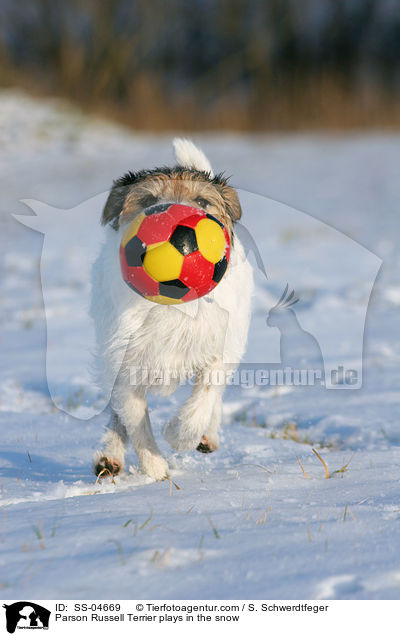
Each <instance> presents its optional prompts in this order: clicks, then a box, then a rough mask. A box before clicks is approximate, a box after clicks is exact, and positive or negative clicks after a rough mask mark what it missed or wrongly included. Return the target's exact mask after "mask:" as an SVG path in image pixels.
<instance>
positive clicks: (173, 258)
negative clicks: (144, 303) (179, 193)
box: [120, 203, 230, 305]
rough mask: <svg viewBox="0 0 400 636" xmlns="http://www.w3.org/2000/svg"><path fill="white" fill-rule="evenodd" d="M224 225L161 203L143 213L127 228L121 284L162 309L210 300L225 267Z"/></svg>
mask: <svg viewBox="0 0 400 636" xmlns="http://www.w3.org/2000/svg"><path fill="white" fill-rule="evenodd" d="M229 254H230V240H229V234H228V232H227V230H226V228H225V227H224V225H223V224H222V223H221V222H220V221H218V219H216V218H215V217H214V216H212V215H211V214H207V213H206V212H205V211H204V210H201V209H199V208H194V207H191V206H189V205H183V204H179V203H163V204H159V205H155V206H152V207H151V208H148V209H147V210H145V211H143V212H141V213H140V214H139V215H138V216H137V217H136V218H135V219H134V220H133V221H132V223H130V224H129V226H128V227H127V228H126V230H125V232H124V234H123V236H122V240H121V247H120V262H121V271H122V277H123V279H124V281H125V282H126V283H127V284H128V285H129V287H130V288H131V289H133V290H134V291H135V292H137V293H138V294H140V295H141V296H144V297H145V298H147V300H151V301H152V302H155V303H160V304H162V305H174V304H177V303H184V302H188V301H190V300H195V299H196V298H201V296H205V294H208V293H209V292H210V291H211V290H212V289H214V287H216V285H218V283H219V282H220V280H221V279H222V277H223V275H224V274H225V272H226V269H227V267H228V263H229Z"/></svg>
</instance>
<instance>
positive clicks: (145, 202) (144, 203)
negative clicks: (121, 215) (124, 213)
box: [139, 194, 159, 208]
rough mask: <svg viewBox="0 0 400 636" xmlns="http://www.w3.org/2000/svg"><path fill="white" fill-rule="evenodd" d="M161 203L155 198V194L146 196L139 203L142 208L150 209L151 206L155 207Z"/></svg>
mask: <svg viewBox="0 0 400 636" xmlns="http://www.w3.org/2000/svg"><path fill="white" fill-rule="evenodd" d="M158 201H159V198H158V197H155V196H154V195H153V194H146V195H145V196H144V197H142V198H141V199H140V200H139V203H140V205H141V207H142V208H149V207H150V206H151V205H154V204H155V203H157V202H158Z"/></svg>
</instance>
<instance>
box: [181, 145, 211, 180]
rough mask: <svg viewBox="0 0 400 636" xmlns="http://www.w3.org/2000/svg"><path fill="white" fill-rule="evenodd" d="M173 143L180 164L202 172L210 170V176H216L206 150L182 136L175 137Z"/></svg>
mask: <svg viewBox="0 0 400 636" xmlns="http://www.w3.org/2000/svg"><path fill="white" fill-rule="evenodd" d="M172 144H173V146H174V153H175V159H176V161H177V163H178V164H179V165H180V166H184V167H185V168H194V169H195V170H201V171H202V172H209V173H210V176H212V177H213V176H214V172H213V169H212V167H211V164H210V162H209V161H208V159H207V157H206V156H205V154H204V152H203V151H202V150H200V148H198V147H197V146H195V144H194V143H193V141H190V139H184V138H182V137H175V139H174V140H173V142H172Z"/></svg>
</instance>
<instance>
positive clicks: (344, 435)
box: [0, 92, 400, 599]
mask: <svg viewBox="0 0 400 636" xmlns="http://www.w3.org/2000/svg"><path fill="white" fill-rule="evenodd" d="M198 141H199V142H200V144H201V145H202V147H203V148H204V149H205V150H206V151H207V153H208V155H209V157H210V159H211V161H212V163H213V165H214V167H215V169H216V170H224V171H225V172H226V173H227V174H232V175H233V183H234V184H235V185H236V186H237V187H238V188H240V189H241V195H242V201H243V202H244V209H245V216H244V224H245V225H246V227H248V229H249V230H250V231H251V233H252V235H253V237H254V238H255V239H256V242H257V246H258V248H259V250H260V252H261V253H262V257H263V259H264V263H265V266H266V268H267V271H268V275H269V278H268V281H265V279H263V277H262V276H261V275H260V273H259V272H257V273H256V282H257V293H256V296H255V300H254V317H253V321H252V326H251V330H250V335H249V345H248V352H247V354H246V356H247V357H246V360H247V362H249V363H251V362H254V361H256V362H259V361H260V359H263V356H264V352H266V351H267V350H268V353H265V355H267V358H268V361H269V362H277V355H278V354H279V332H278V330H277V329H271V328H268V327H267V326H266V323H265V318H266V315H267V313H268V310H269V309H270V308H271V306H272V305H273V304H274V302H275V301H276V299H277V298H278V297H279V295H280V293H281V292H282V291H283V287H284V285H285V283H286V282H288V281H289V283H290V284H291V285H293V286H295V288H296V292H297V293H298V295H299V296H300V298H301V300H302V302H300V303H298V305H297V306H296V307H298V309H297V310H296V311H297V318H298V319H299V322H300V324H301V325H302V326H303V327H304V328H307V329H308V330H309V331H310V332H314V335H316V333H317V332H318V334H319V336H320V337H321V338H322V340H323V339H324V338H325V339H326V334H328V336H329V338H328V339H331V341H332V342H333V343H334V347H333V348H337V347H339V349H340V355H341V356H343V360H344V361H345V363H346V364H347V363H348V364H349V365H350V366H351V365H356V364H357V356H358V354H359V341H357V333H355V332H356V331H357V325H359V324H363V315H364V314H363V312H364V313H365V303H366V301H367V300H368V298H369V291H370V287H371V285H372V283H373V278H374V274H373V271H374V268H375V269H377V268H378V267H379V262H378V259H375V260H374V257H373V256H371V258H372V261H373V266H371V267H370V268H369V269H368V267H367V266H366V267H365V268H364V269H363V268H360V259H359V252H358V251H357V250H355V251H352V250H351V249H350V251H349V253H347V252H345V250H344V251H343V252H342V251H341V250H340V249H339V248H338V247H337V245H336V243H335V240H337V234H335V233H333V234H332V232H331V231H330V229H329V226H332V227H334V228H336V229H338V230H340V232H342V233H344V235H345V236H346V237H350V238H352V239H354V240H355V241H357V242H358V243H359V244H361V245H362V246H364V247H365V248H367V249H368V250H370V251H371V252H372V253H373V254H375V255H377V256H378V257H379V258H380V259H382V261H383V265H382V268H381V270H380V272H379V275H378V278H377V282H376V285H375V287H374V290H373V293H372V296H371V301H370V304H369V308H368V315H367V321H366V329H365V334H364V375H363V385H362V388H361V389H357V390H334V389H333V390H324V389H315V388H314V389H313V388H310V387H306V388H299V387H297V388H295V387H284V388H282V389H276V388H273V387H268V386H267V387H266V386H258V387H246V386H232V387H229V388H228V390H227V392H226V396H225V406H224V427H223V443H222V445H221V448H220V450H219V451H218V452H217V453H214V454H212V455H201V454H199V453H197V452H193V453H174V452H172V451H171V449H169V447H168V445H167V444H166V443H165V442H164V441H163V439H162V435H161V429H162V427H163V426H164V425H165V423H166V422H167V421H168V420H169V418H170V415H171V411H172V409H176V408H177V405H178V404H179V403H180V401H181V400H182V399H183V396H184V395H185V394H186V393H187V390H188V388H187V387H182V388H181V389H180V391H179V392H178V393H177V394H176V395H175V396H173V397H172V398H171V399H170V400H168V399H161V398H150V407H151V419H152V423H153V426H154V428H155V431H156V434H157V437H158V440H159V441H160V444H161V447H162V449H163V452H164V453H165V455H166V456H167V458H168V461H169V465H170V475H171V481H165V482H152V481H151V480H150V479H149V478H147V477H145V476H143V475H141V474H139V473H138V472H137V470H136V468H135V463H136V459H135V456H134V455H133V454H132V455H131V456H130V462H128V465H129V464H130V465H131V468H130V472H129V473H126V474H124V475H123V476H121V477H118V478H116V480H115V483H110V482H109V483H106V482H104V483H102V484H100V483H96V482H95V478H94V476H93V475H92V473H91V458H92V453H93V450H94V449H95V448H97V445H98V441H99V438H100V436H101V434H102V429H103V426H104V424H105V423H106V421H107V416H106V415H105V414H104V413H100V414H99V415H97V416H95V417H93V418H91V419H85V418H87V417H88V414H89V411H88V409H89V408H92V407H93V405H96V403H97V401H98V400H99V398H100V396H99V395H98V393H97V392H96V389H95V388H94V387H92V386H90V385H89V384H87V383H85V381H84V380H83V379H82V376H83V371H82V369H81V368H80V367H79V360H80V357H79V356H80V351H79V350H78V351H77V350H76V343H77V342H81V341H82V340H83V341H85V340H88V341H89V340H90V334H89V333H88V329H89V327H88V322H87V320H86V318H85V311H84V307H85V304H86V302H87V296H88V286H87V279H88V276H87V271H86V266H84V264H85V261H86V260H87V259H86V256H85V254H82V251H83V250H81V249H76V246H75V249H73V247H74V246H72V247H71V246H70V245H69V246H68V245H67V244H66V243H67V239H66V238H65V236H64V234H63V233H60V235H59V238H58V241H55V242H54V243H53V244H52V245H50V246H49V248H48V249H47V251H46V254H47V256H46V258H47V264H46V267H47V274H48V272H49V271H50V275H46V276H47V278H46V294H45V296H46V313H47V317H48V319H49V320H50V322H51V325H50V323H49V329H48V331H47V341H46V322H45V314H44V305H43V297H42V289H41V284H40V271H39V259H40V255H41V248H42V244H43V236H42V235H41V234H39V233H37V232H34V231H33V230H31V229H29V228H26V227H24V226H23V225H21V224H20V223H18V222H17V221H16V220H15V219H13V218H12V216H11V213H16V214H29V210H28V208H27V207H26V205H24V204H22V203H20V200H21V199H35V200H39V201H43V202H45V203H47V204H49V205H51V206H54V207H57V208H70V209H72V208H76V206H78V205H79V204H81V203H82V202H84V201H86V200H87V199H89V198H91V197H94V196H95V195H98V194H99V193H102V192H105V191H106V190H107V189H108V188H109V186H110V183H111V181H112V179H113V178H115V177H117V176H119V175H120V174H121V173H123V172H125V171H127V170H128V169H138V168H142V167H152V166H154V165H157V164H158V165H160V164H161V165H163V164H168V163H170V162H171V149H170V137H169V136H160V135H158V136H149V135H146V136H143V135H138V134H134V133H130V132H127V131H126V130H123V129H121V128H118V127H116V126H112V125H110V124H107V123H104V122H101V121H94V120H90V119H88V118H86V117H85V116H83V115H81V114H79V113H77V112H75V111H73V110H71V109H69V108H67V107H65V106H64V105H63V104H60V103H53V102H40V101H35V100H33V99H31V98H28V97H26V96H24V95H20V94H17V93H14V92H8V93H7V92H5V93H2V94H0V174H1V199H0V246H1V256H2V262H1V277H0V290H1V294H0V310H1V318H0V348H1V362H0V430H1V447H0V503H1V510H0V517H1V518H0V588H1V590H0V596H2V597H3V598H4V599H9V598H13V599H16V598H22V597H25V598H31V599H35V598H36V599H39V598H42V599H43V598H49V599H51V598H96V599H103V598H104V599H112V598H114V599H115V598H137V599H140V598H152V599H155V598H158V599H173V598H175V599H190V598H191V599H204V598H215V599H224V598H242V599H245V598H269V599H279V598H285V599H299V598H300V599H305V598H334V599H348V598H350V599H352V598H357V599H368V598H372V599H378V598H381V599H385V598H387V599H389V598H392V599H394V598H396V599H397V598H399V597H400V538H399V537H400V533H399V530H398V528H399V523H400V493H399V460H400V427H399V410H400V409H399V405H400V389H399V380H400V373H399V359H400V343H399V340H398V338H397V334H398V326H399V314H400V282H399V273H400V262H399V249H398V245H399V228H400V223H399V218H398V215H399V203H400V178H399V177H400V135H397V134H377V133H374V134H367V135H362V136H361V135H356V134H353V135H350V134H346V135H344V134H343V135H331V136H327V135H306V134H301V135H295V136H286V135H279V136H278V135H277V136H265V137H260V136H258V137H246V136H235V135H224V136H215V135H203V136H201V137H200V138H198ZM248 193H253V194H248ZM263 197H268V198H269V199H273V200H277V201H282V202H284V203H286V204H288V205H289V206H291V207H290V208H286V207H284V206H280V205H278V204H274V203H273V202H270V201H266V199H264V198H263ZM93 201H94V202H96V201H97V203H96V205H98V201H99V199H94V200H93ZM264 204H265V208H264V207H263V206H264ZM91 205H92V207H91ZM93 205H94V203H93V204H89V209H90V210H91V211H90V214H88V216H85V214H82V217H81V221H80V222H81V228H82V235H83V236H84V235H85V233H86V234H87V235H88V236H92V233H93V235H94V233H95V229H94V227H92V223H93V218H94V217H95V216H96V215H97V214H100V209H99V210H98V211H97V210H96V209H93ZM293 208H294V209H295V210H303V211H305V212H307V213H308V214H310V215H312V216H313V217H314V218H315V219H317V220H320V221H322V222H323V223H324V224H327V226H325V225H322V224H319V223H317V224H314V225H313V223H314V221H313V220H312V219H311V220H309V222H307V221H306V220H305V219H306V217H304V216H303V215H302V214H301V213H300V212H298V213H296V212H295V213H294V214H295V216H293ZM263 209H265V210H266V212H265V214H263ZM278 217H279V218H278ZM74 218H75V217H74ZM285 219H286V220H285ZM293 219H295V221H294V222H293ZM289 221H290V223H289ZM310 223H311V225H310ZM311 226H312V227H314V228H315V231H311V230H310V228H311ZM344 240H345V243H346V241H347V240H348V239H346V238H345V239H344ZM346 245H347V243H346ZM352 254H354V259H353V261H352V256H351V255H352ZM365 254H367V252H365ZM250 258H252V256H251V257H250ZM361 260H362V259H361ZM367 260H368V259H367ZM253 262H254V261H253ZM368 262H370V261H368ZM375 273H376V272H375ZM42 276H43V271H42ZM332 316H333V319H332ZM343 316H345V317H346V320H348V321H349V324H350V323H351V321H352V319H353V318H352V317H354V316H356V317H357V316H358V318H357V319H356V323H355V325H356V327H355V332H354V333H355V335H354V334H353V333H351V334H350V336H349V335H348V336H347V337H346V330H343V320H342V317H343ZM357 320H358V322H357ZM360 321H361V323H360ZM335 325H337V326H336V328H335ZM324 330H325V331H324ZM361 336H362V334H361ZM321 338H319V342H320V344H321ZM358 338H359V339H360V334H359V333H358ZM74 343H75V348H74ZM46 346H47V347H48V348H49V350H50V351H51V352H52V357H51V360H52V367H51V378H49V381H50V383H51V385H52V391H53V392H54V391H56V392H58V393H59V394H60V396H61V397H62V400H63V403H64V405H66V411H67V413H65V412H62V411H59V410H58V409H57V408H55V407H54V405H53V403H52V401H51V399H50V396H49V390H48V386H47V379H46V366H45V365H46ZM321 346H322V345H321ZM328 349H329V347H328V345H327V346H326V351H328ZM260 352H262V353H261V354H260ZM257 354H258V355H259V356H260V355H261V358H258V359H256V357H254V356H256V355H257ZM331 354H332V355H334V352H333V353H332V352H331ZM331 354H329V352H328V354H327V355H328V357H329V355H331ZM48 361H49V360H48ZM313 448H314V449H316V450H317V452H318V453H319V454H320V456H321V457H322V459H324V461H325V462H326V464H327V467H328V471H329V474H330V478H329V479H327V478H326V473H325V468H324V466H323V464H322V463H321V461H320V459H319V458H318V457H317V455H316V454H315V453H314V452H313V450H312V449H313Z"/></svg>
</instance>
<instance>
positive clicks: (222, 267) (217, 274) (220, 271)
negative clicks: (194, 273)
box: [212, 256, 228, 283]
mask: <svg viewBox="0 0 400 636" xmlns="http://www.w3.org/2000/svg"><path fill="white" fill-rule="evenodd" d="M227 267H228V261H227V260H226V256H224V257H223V258H221V260H220V261H218V263H215V267H214V274H213V277H212V279H213V281H215V282H216V283H219V281H220V280H221V278H222V277H223V275H224V274H225V272H226V268H227Z"/></svg>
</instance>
